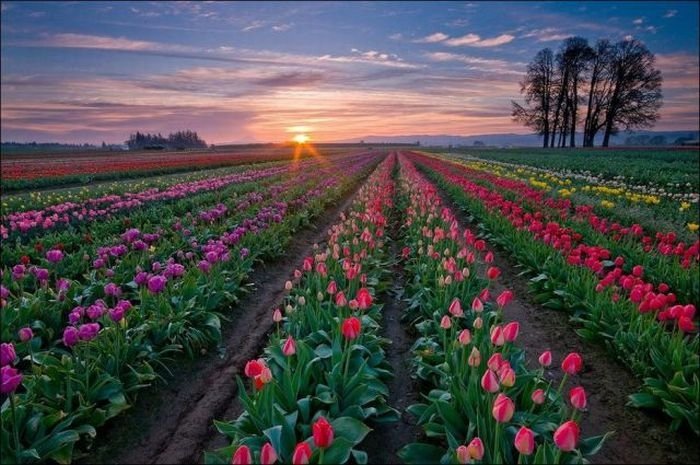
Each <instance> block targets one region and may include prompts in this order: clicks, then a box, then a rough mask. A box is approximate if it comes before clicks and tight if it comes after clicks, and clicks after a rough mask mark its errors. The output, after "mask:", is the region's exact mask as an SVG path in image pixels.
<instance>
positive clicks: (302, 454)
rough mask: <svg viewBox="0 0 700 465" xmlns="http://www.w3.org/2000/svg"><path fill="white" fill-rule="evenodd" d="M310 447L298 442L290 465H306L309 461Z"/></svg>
mask: <svg viewBox="0 0 700 465" xmlns="http://www.w3.org/2000/svg"><path fill="white" fill-rule="evenodd" d="M311 455H312V452H311V447H309V445H308V444H307V443H305V442H300V443H299V444H297V446H296V448H294V454H292V465H306V464H308V463H309V460H310V459H311Z"/></svg>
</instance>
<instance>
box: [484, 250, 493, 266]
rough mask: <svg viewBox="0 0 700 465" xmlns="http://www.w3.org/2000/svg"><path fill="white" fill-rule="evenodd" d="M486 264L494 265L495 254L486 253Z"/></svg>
mask: <svg viewBox="0 0 700 465" xmlns="http://www.w3.org/2000/svg"><path fill="white" fill-rule="evenodd" d="M484 262H486V263H492V262H493V252H491V251H490V250H489V251H488V252H486V255H484Z"/></svg>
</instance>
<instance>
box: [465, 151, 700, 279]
mask: <svg viewBox="0 0 700 465" xmlns="http://www.w3.org/2000/svg"><path fill="white" fill-rule="evenodd" d="M460 165H461V166H462V167H463V169H464V171H465V173H468V174H469V175H470V177H472V178H473V179H474V180H479V181H483V182H484V183H488V184H489V185H490V186H492V187H493V188H494V189H497V190H498V191H499V192H501V193H503V194H504V195H506V194H511V195H512V196H513V197H515V198H518V199H520V200H521V201H522V202H523V206H524V207H525V208H527V207H528V206H534V207H538V208H540V209H541V212H542V213H543V214H545V215H547V216H548V219H549V220H552V221H564V222H566V223H567V224H570V225H571V226H573V227H575V228H577V227H581V226H588V227H589V228H590V230H587V229H586V228H582V230H581V232H582V233H583V235H584V236H585V237H593V238H595V239H602V236H608V237H609V238H610V239H612V241H610V242H612V243H616V242H618V241H623V242H628V243H629V244H627V245H629V247H627V249H628V250H629V252H632V251H631V250H630V249H632V248H633V247H634V246H639V247H640V248H641V250H640V252H644V253H649V252H651V251H655V252H656V253H657V254H659V255H661V256H664V257H671V258H672V259H675V258H676V257H677V259H678V261H679V262H680V264H681V266H682V267H683V268H686V269H687V268H688V267H690V266H691V265H696V266H697V263H698V262H699V261H700V241H699V240H698V237H697V235H696V234H691V233H688V232H687V231H686V232H685V233H683V232H682V231H676V232H674V231H668V230H664V231H656V232H654V231H645V228H643V227H642V226H641V225H640V224H638V222H637V221H633V223H632V224H625V223H624V222H618V221H615V220H614V219H612V220H611V219H609V218H608V216H609V212H608V211H607V210H606V209H600V208H595V205H590V204H587V203H586V202H583V203H579V204H574V203H573V202H572V201H571V199H557V198H551V197H549V196H548V195H547V192H546V189H545V190H543V189H542V188H541V187H540V186H536V187H533V186H532V185H531V184H532V182H530V184H528V183H527V182H524V181H523V180H521V179H520V178H519V177H518V176H513V175H511V174H510V173H509V172H507V171H504V170H502V169H498V167H494V165H492V164H489V163H485V162H476V163H467V164H464V163H460ZM543 206H544V207H546V208H544V209H543V208H542V207H543ZM673 209H675V207H674V208H673ZM694 211H695V212H696V213H695V214H694V215H691V216H694V217H696V218H697V206H696V207H695V209H694ZM571 213H573V214H571ZM676 213H677V211H676ZM638 217H639V212H638V211H637V212H636V216H635V220H636V218H638ZM663 227H664V228H667V227H668V225H667V224H664V225H663ZM595 233H600V235H601V236H598V235H596V234H595ZM679 234H681V235H683V236H686V238H687V239H690V240H691V241H692V243H686V242H683V241H681V240H680V238H679ZM596 242H598V240H596ZM672 261H675V260H672ZM659 263H665V262H664V261H663V260H660V261H659Z"/></svg>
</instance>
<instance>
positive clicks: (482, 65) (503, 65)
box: [425, 52, 525, 76]
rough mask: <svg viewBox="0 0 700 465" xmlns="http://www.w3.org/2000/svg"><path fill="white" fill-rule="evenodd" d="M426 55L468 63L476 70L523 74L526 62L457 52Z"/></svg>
mask: <svg viewBox="0 0 700 465" xmlns="http://www.w3.org/2000/svg"><path fill="white" fill-rule="evenodd" d="M425 57H426V58H428V59H429V60H431V61H438V62H457V63H464V64H466V65H468V66H467V67H468V68H469V69H471V70H475V71H484V72H491V73H498V74H512V75H518V76H520V75H522V74H523V69H521V68H524V66H525V63H520V62H509V61H505V60H497V59H491V58H479V57H473V56H469V55H461V54H457V53H446V52H433V53H426V54H425Z"/></svg>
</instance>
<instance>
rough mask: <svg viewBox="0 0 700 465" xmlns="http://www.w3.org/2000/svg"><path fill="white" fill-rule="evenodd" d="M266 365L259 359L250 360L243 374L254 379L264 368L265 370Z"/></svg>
mask: <svg viewBox="0 0 700 465" xmlns="http://www.w3.org/2000/svg"><path fill="white" fill-rule="evenodd" d="M265 366H266V364H265V361H264V360H263V359H260V358H259V359H257V360H250V361H249V362H248V363H246V364H245V369H244V370H243V372H244V373H245V375H246V376H247V377H248V378H254V377H256V376H258V375H259V374H260V372H262V370H263V368H265Z"/></svg>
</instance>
